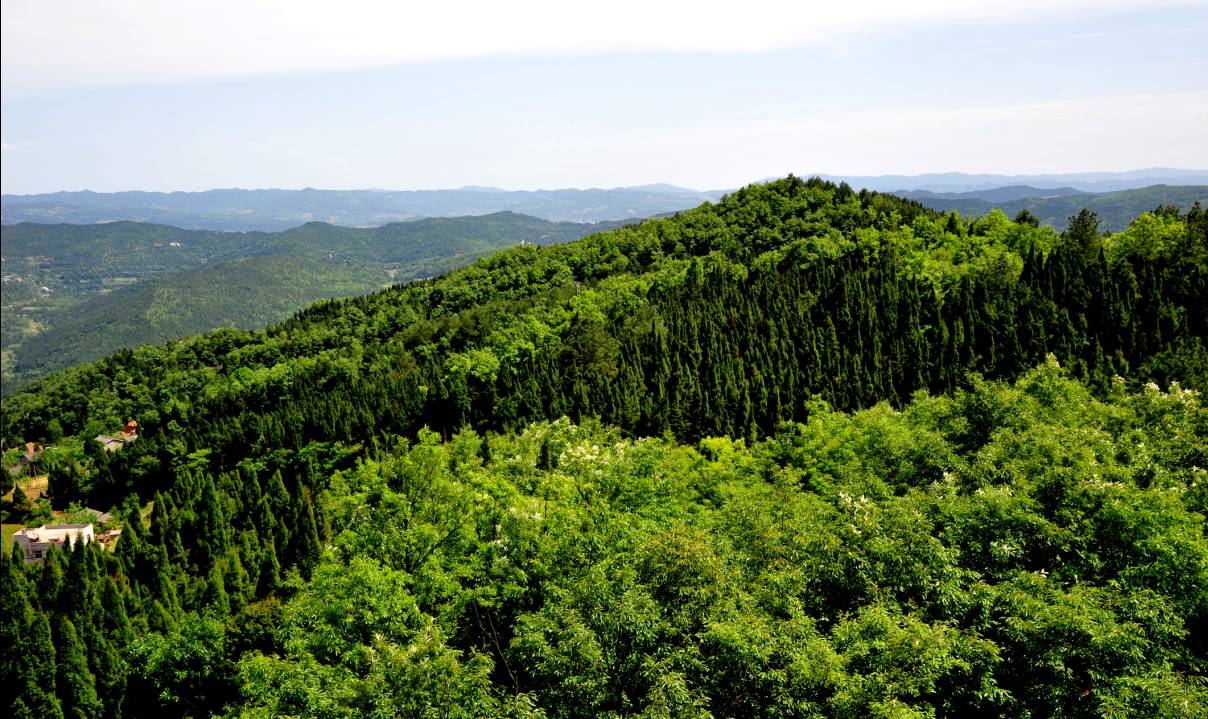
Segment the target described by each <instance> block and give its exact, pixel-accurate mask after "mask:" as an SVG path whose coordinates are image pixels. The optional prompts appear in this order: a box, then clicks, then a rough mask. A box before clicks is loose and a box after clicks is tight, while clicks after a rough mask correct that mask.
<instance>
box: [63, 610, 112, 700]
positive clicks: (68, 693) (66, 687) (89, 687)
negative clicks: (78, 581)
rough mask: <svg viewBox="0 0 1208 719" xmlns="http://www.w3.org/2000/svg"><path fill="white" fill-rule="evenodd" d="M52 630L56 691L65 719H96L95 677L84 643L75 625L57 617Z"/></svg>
mask: <svg viewBox="0 0 1208 719" xmlns="http://www.w3.org/2000/svg"><path fill="white" fill-rule="evenodd" d="M56 624H57V626H56V630H57V631H56V632H55V635H56V636H55V640H56V641H55V660H56V664H57V671H56V675H55V691H56V694H57V696H58V697H59V702H60V703H61V705H62V707H63V714H64V716H65V717H66V718H67V719H96V718H97V717H100V716H101V711H102V706H101V701H100V699H98V698H97V694H96V686H95V683H96V678H95V677H94V676H93V675H92V672H90V671H88V658H87V654H86V653H85V651H84V644H83V642H81V641H80V637H79V634H77V633H76V628H75V625H73V624H72V623H71V620H70V619H68V618H67V617H59V619H58V621H57V623H56Z"/></svg>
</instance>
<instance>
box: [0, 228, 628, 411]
mask: <svg viewBox="0 0 1208 719" xmlns="http://www.w3.org/2000/svg"><path fill="white" fill-rule="evenodd" d="M620 224H621V223H619V222H618V223H600V224H596V225H584V224H578V223H571V222H561V223H551V222H546V221H544V220H539V219H536V218H532V217H526V216H523V215H516V214H513V213H508V212H503V213H497V214H494V215H485V216H481V217H459V218H440V219H425V220H417V221H413V222H401V223H395V224H391V225H385V226H383V227H378V228H368V229H362V228H345V227H336V226H333V225H327V224H323V223H310V224H307V225H303V226H301V227H298V228H295V229H292V230H287V231H284V232H280V233H273V234H270V233H243V232H230V233H223V232H207V231H196V230H181V229H178V228H175V227H168V226H164V225H145V224H139V223H132V222H120V223H112V224H105V225H34V224H21V225H16V226H12V227H5V228H4V229H3V234H2V238H3V252H4V275H5V282H4V300H3V308H4V322H3V344H4V360H3V363H4V364H3V380H4V390H5V392H6V393H8V392H11V391H12V390H13V389H15V388H16V387H18V386H20V385H22V384H24V383H27V382H28V381H30V380H32V379H35V378H37V377H39V376H41V375H42V374H45V373H46V372H47V371H50V370H53V369H62V368H65V367H70V366H71V365H74V364H78V363H80V362H85V361H90V360H95V359H99V358H101V357H104V356H105V355H107V354H110V353H112V352H114V351H116V350H118V349H121V348H123V347H134V346H137V345H140V344H147V343H151V344H158V343H160V342H164V341H166V340H169V339H176V338H179V337H184V336H187V335H191V334H197V333H199V332H204V331H206V330H209V329H213V328H216V327H239V328H244V329H256V328H260V327H263V326H265V325H267V324H269V323H272V322H280V321H282V320H284V319H286V318H287V317H289V316H290V315H291V314H292V313H293V312H295V311H297V310H298V309H301V308H302V307H305V306H306V305H307V304H310V303H311V302H314V301H316V300H319V299H325V298H330V297H338V296H341V295H350V294H357V293H362V292H367V291H370V290H373V289H377V288H380V287H382V286H383V285H387V284H390V283H393V282H405V281H409V280H413V279H416V278H421V277H430V276H434V275H438V274H442V273H444V272H447V271H448V270H450V269H452V268H454V267H458V266H461V265H465V264H468V263H469V262H472V261H473V260H474V259H476V258H478V257H480V256H482V255H484V254H489V253H490V252H493V251H495V250H498V249H501V248H504V247H510V246H512V245H517V244H522V243H531V244H553V243H558V242H568V241H571V240H576V239H578V238H580V237H582V236H583V235H584V234H586V233H588V232H593V231H598V230H602V229H610V228H614V227H617V226H619V225H620Z"/></svg>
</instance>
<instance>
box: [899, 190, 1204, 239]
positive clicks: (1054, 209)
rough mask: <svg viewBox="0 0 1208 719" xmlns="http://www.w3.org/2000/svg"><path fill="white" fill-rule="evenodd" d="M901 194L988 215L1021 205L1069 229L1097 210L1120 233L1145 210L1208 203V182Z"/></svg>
mask: <svg viewBox="0 0 1208 719" xmlns="http://www.w3.org/2000/svg"><path fill="white" fill-rule="evenodd" d="M895 194H897V195H898V196H900V197H905V198H908V199H911V200H916V201H918V202H920V203H922V204H924V205H926V206H928V207H930V208H932V209H936V210H941V211H944V212H947V211H949V210H955V211H956V212H958V213H960V214H962V215H975V216H980V215H985V214H987V213H988V212H990V210H993V209H1000V210H1002V211H1003V212H1005V213H1007V215H1009V216H1011V217H1014V216H1015V215H1016V214H1017V213H1019V212H1020V211H1021V210H1024V209H1026V210H1028V211H1029V212H1031V213H1032V214H1033V215H1035V216H1036V218H1037V219H1039V220H1040V222H1041V223H1042V224H1046V225H1051V226H1053V227H1055V228H1057V229H1058V230H1062V229H1065V226H1066V224H1067V222H1068V221H1069V218H1070V216H1072V215H1076V214H1078V212H1079V211H1080V210H1081V209H1082V208H1084V207H1085V208H1087V209H1089V210H1093V211H1094V212H1095V214H1097V215H1098V216H1099V221H1100V227H1101V228H1102V229H1105V230H1110V231H1112V232H1119V231H1121V230H1123V229H1124V228H1125V227H1128V223H1130V222H1132V221H1133V219H1135V218H1136V217H1137V215H1139V214H1141V213H1142V212H1148V211H1149V210H1153V209H1154V208H1156V207H1158V206H1159V205H1174V206H1176V207H1178V208H1179V209H1181V210H1183V211H1186V210H1188V209H1190V208H1191V206H1192V205H1193V204H1195V203H1196V202H1199V203H1200V204H1201V205H1206V206H1208V184H1205V185H1186V186H1171V185H1154V186H1152V187H1143V188H1140V189H1136V190H1122V191H1119V192H1100V193H1082V192H1077V191H1071V188H1056V189H1052V190H1046V189H1044V188H1038V187H1028V186H1021V185H1015V186H1011V187H999V188H995V189H992V190H975V191H972V192H945V193H937V192H929V191H927V190H912V191H906V192H897V193H895Z"/></svg>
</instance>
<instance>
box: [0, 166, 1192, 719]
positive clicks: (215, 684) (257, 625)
mask: <svg viewBox="0 0 1208 719" xmlns="http://www.w3.org/2000/svg"><path fill="white" fill-rule="evenodd" d="M1206 227H1208V222H1206V220H1205V216H1204V213H1203V212H1202V210H1200V209H1198V208H1194V209H1193V210H1192V211H1191V212H1189V213H1187V214H1186V215H1184V214H1181V213H1177V212H1173V211H1166V210H1164V211H1162V212H1158V213H1154V214H1152V215H1147V216H1145V218H1143V219H1142V220H1139V221H1138V222H1137V223H1136V224H1135V225H1134V228H1130V230H1129V231H1127V232H1125V233H1121V234H1119V235H1112V236H1103V235H1100V234H1099V233H1098V232H1097V230H1096V229H1095V228H1094V218H1093V217H1090V216H1087V217H1084V218H1082V219H1081V220H1080V221H1079V222H1078V223H1075V224H1074V225H1073V226H1072V227H1071V229H1070V230H1069V231H1067V232H1066V233H1065V235H1064V236H1060V235H1057V234H1056V233H1055V232H1053V231H1052V230H1049V229H1046V228H1043V227H1037V226H1034V225H1033V224H1031V223H1026V222H1020V223H1014V222H1011V221H1010V220H1008V219H1007V218H1006V216H1005V215H1003V214H1002V213H995V214H992V215H990V216H988V217H985V218H981V219H979V220H977V221H975V222H967V221H965V220H962V219H961V218H959V217H957V216H955V215H939V214H935V213H932V212H930V211H928V210H926V209H925V208H922V207H921V206H918V205H915V204H912V203H908V202H904V201H901V200H898V199H896V198H892V197H887V196H881V195H876V194H871V193H861V194H858V193H854V192H852V191H850V189H849V188H846V187H844V186H838V187H836V186H833V185H829V184H827V183H823V182H820V181H809V182H803V181H801V180H798V179H796V178H789V179H786V180H783V181H778V182H776V183H771V184H769V185H763V186H753V187H750V188H747V189H746V190H743V191H741V192H739V193H735V195H733V196H730V197H728V198H726V199H725V200H723V201H722V202H720V203H719V204H718V205H715V206H705V207H702V208H699V209H698V210H694V211H692V212H689V213H685V214H684V215H681V216H679V217H675V218H668V219H665V220H657V221H650V222H646V223H643V224H642V225H639V226H635V227H627V228H623V229H621V230H618V231H616V232H613V233H608V234H603V235H596V236H593V237H590V238H587V239H586V240H583V241H581V242H579V243H575V244H573V245H564V246H557V247H550V248H536V247H523V248H517V249H514V250H510V251H507V252H504V253H501V254H499V255H496V256H493V257H492V258H489V259H485V260H480V261H478V262H476V263H475V264H474V265H472V266H470V267H468V268H466V269H464V270H460V271H457V272H454V273H451V274H450V275H448V276H446V277H443V278H439V279H436V280H430V281H425V282H421V283H415V284H412V285H408V286H406V287H401V288H393V289H390V290H387V291H384V292H381V293H378V294H376V295H371V296H367V297H362V298H356V299H352V300H340V301H333V302H329V303H324V304H321V305H318V306H315V307H312V308H311V309H309V310H307V311H305V312H302V313H299V314H298V315H296V316H295V317H294V318H293V319H291V320H290V321H288V322H286V323H283V324H281V325H279V326H276V327H272V328H270V329H268V330H266V331H264V332H259V333H253V332H239V331H233V330H226V331H220V332H214V333H209V334H207V335H203V336H201V337H196V338H192V339H190V340H185V341H181V342H177V343H170V344H166V345H164V346H162V347H160V348H140V349H139V350H135V351H125V352H122V353H119V354H117V355H115V356H113V357H111V358H109V359H106V360H103V361H101V362H99V363H97V364H95V365H89V366H84V367H80V368H76V369H74V370H71V371H69V372H66V373H61V374H57V375H52V376H51V377H49V378H48V379H47V380H44V381H42V382H41V383H39V384H37V385H35V386H34V387H33V388H31V389H30V390H28V391H24V392H21V393H18V394H16V395H14V396H12V397H10V398H8V399H7V400H6V401H5V403H4V431H5V433H6V434H7V435H8V436H10V437H13V438H14V439H16V438H22V437H25V436H37V434H38V433H40V432H44V431H48V430H49V429H50V424H49V423H50V421H51V420H52V419H54V420H55V421H57V422H58V423H59V427H60V428H61V432H62V434H63V435H64V439H62V440H61V441H60V443H59V445H58V446H57V447H54V448H52V449H48V451H47V458H46V459H45V460H43V461H44V462H46V463H47V464H49V465H51V471H52V478H55V481H54V483H53V489H52V494H53V501H54V502H56V503H59V504H63V505H65V504H66V503H67V502H70V501H73V500H86V501H87V502H88V503H89V504H90V506H95V505H97V504H99V505H101V506H110V505H120V506H122V507H123V509H122V510H121V511H120V514H121V516H122V517H123V518H124V527H123V533H122V535H121V538H120V540H119V541H118V543H117V546H116V549H115V551H113V552H102V551H99V550H97V549H96V548H95V546H94V545H90V546H89V547H86V548H80V549H77V550H76V551H74V552H71V553H70V554H67V553H62V552H52V553H51V559H50V560H49V561H47V562H46V563H45V564H43V565H41V566H40V567H39V566H35V565H30V566H29V567H26V568H24V569H22V568H21V567H19V566H17V565H16V564H14V563H12V562H11V560H10V559H5V560H4V562H5V564H4V568H3V569H4V574H3V577H4V581H5V584H4V586H3V588H2V589H3V596H4V598H5V599H6V600H8V601H5V602H4V603H3V604H2V605H0V606H2V607H3V615H2V616H0V619H2V620H3V621H2V623H0V629H2V630H3V631H4V632H5V636H22V637H28V639H25V640H23V641H29V642H35V643H36V642H38V641H40V640H38V639H37V637H39V636H45V637H46V638H47V640H48V641H52V639H51V632H50V630H49V629H47V631H46V632H45V633H44V634H39V631H40V630H39V629H38V628H39V627H42V626H46V627H50V626H54V627H62V626H66V625H65V624H64V622H65V621H70V622H71V624H72V625H73V626H74V627H76V628H77V630H78V631H79V633H80V635H81V637H83V640H82V642H81V643H82V645H83V646H84V647H85V648H86V649H85V651H86V653H87V660H86V662H84V663H81V662H79V661H74V662H73V663H71V665H70V666H69V667H66V668H64V667H57V668H56V671H57V675H56V676H61V677H63V678H64V682H67V679H68V678H71V677H77V678H78V677H80V676H83V673H82V671H81V670H82V668H83V667H84V665H85V664H86V666H87V671H88V672H90V673H91V674H92V676H93V677H94V683H95V685H96V686H97V691H96V696H97V697H98V698H99V700H100V701H101V703H102V704H103V711H104V714H105V715H112V716H120V715H128V716H141V715H149V716H154V715H162V714H165V713H167V714H173V715H182V716H210V715H215V714H218V715H226V716H232V717H235V716H246V717H267V716H331V717H342V716H349V717H351V716H364V715H372V716H377V715H382V716H386V715H391V716H395V715H403V716H435V715H441V716H546V717H572V716H573V717H577V716H585V715H596V716H617V717H619V716H632V715H645V716H692V717H704V716H744V717H745V716H750V717H763V716H767V717H774V716H775V717H779V716H827V717H863V716H885V717H939V716H971V715H972V716H981V715H987V716H1053V717H1083V716H1104V715H1112V714H1115V715H1154V716H1185V717H1192V716H1198V715H1200V714H1202V713H1203V712H1204V711H1205V710H1206V707H1205V705H1206V704H1208V693H1206V692H1205V689H1204V684H1203V681H1202V678H1203V676H1204V673H1205V669H1206V661H1208V645H1206V644H1205V640H1204V639H1203V638H1204V637H1206V636H1208V539H1205V537H1206V536H1208V535H1206V532H1205V529H1206V528H1205V524H1204V522H1205V512H1206V511H1208V494H1205V490H1204V480H1205V472H1206V470H1205V466H1206V464H1205V459H1204V458H1205V456H1206V455H1208V410H1205V408H1204V407H1203V405H1202V404H1201V401H1200V399H1199V395H1198V394H1197V392H1196V391H1194V390H1193V389H1191V388H1190V387H1193V386H1194V387H1203V386H1204V384H1203V383H1204V379H1205V377H1206V376H1208V374H1206V373H1205V371H1204V368H1205V352H1204V348H1203V342H1204V339H1205V337H1206V335H1208V333H1206V332H1205V327H1204V324H1203V323H1204V318H1203V317H1202V313H1200V312H1197V311H1196V309H1197V308H1198V304H1197V303H1198V302H1199V300H1200V298H1202V297H1203V296H1204V294H1205V293H1204V289H1205V287H1204V285H1205V272H1204V270H1205V267H1206V266H1208V263H1205V261H1204V260H1205V257H1206V256H1208V232H1205V229H1206ZM1088 228H1089V229H1088ZM1117 375H1119V376H1117ZM1176 379H1177V380H1179V381H1183V382H1186V384H1187V387H1188V388H1186V389H1185V388H1184V386H1183V385H1180V384H1179V382H1178V381H1175V380H1176ZM129 417H136V418H138V420H139V422H140V430H141V436H140V438H139V439H138V440H137V441H135V442H133V443H131V444H129V445H127V446H125V447H124V448H122V449H121V450H120V451H118V452H115V453H112V454H109V453H105V452H103V451H101V450H100V449H99V445H97V444H96V443H95V442H92V441H91V440H90V433H94V432H97V431H103V430H104V429H105V428H107V427H115V426H120V424H121V423H122V422H123V421H124V420H125V419H127V418H129ZM98 428H100V429H98ZM148 500H150V501H151V502H152V503H153V507H154V509H153V511H152V512H151V515H150V517H149V520H148V521H147V522H144V520H143V517H142V515H141V513H140V505H141V503H142V502H146V501H148ZM9 598H11V600H10V599H9ZM19 598H20V599H19ZM21 599H23V600H24V602H23V601H21ZM57 631H58V635H57V636H58V641H59V643H66V644H70V641H69V639H68V638H66V633H65V632H63V631H62V630H61V629H60V630H57ZM55 646H56V648H58V647H57V645H55ZM45 668H46V667H45V665H27V664H22V663H20V662H18V661H16V660H8V659H6V663H5V665H4V677H5V679H6V681H9V678H10V677H12V678H13V680H12V681H14V682H15V685H16V686H25V687H34V688H35V689H36V688H37V687H45V686H53V687H54V691H55V696H56V697H60V698H62V697H65V696H68V695H67V694H66V693H65V692H67V691H69V689H68V687H76V686H77V685H78V682H76V683H64V682H55V681H54V680H50V682H51V683H50V684H49V685H48V684H46V683H39V682H45V681H46V680H45V679H41V680H37V679H36V677H37V676H38V675H37V674H36V673H37V672H38V671H44V670H45ZM60 684H63V686H62V687H60V686H59V685H60ZM102 686H103V687H104V691H101V687H102ZM35 689H29V690H28V691H25V692H23V693H22V692H13V693H10V696H12V697H14V698H13V699H12V701H13V702H14V704H13V705H12V706H13V708H14V710H16V709H18V708H20V707H19V706H18V705H17V704H16V703H15V702H17V701H21V702H27V701H32V699H31V698H32V697H35V696H36V692H35ZM70 691H73V692H74V691H75V690H74V689H70ZM70 696H73V697H74V696H86V694H82V693H78V692H77V693H73V694H71V695H70ZM22 706H30V705H29V704H24V705H22ZM39 706H41V705H39ZM45 706H47V707H53V706H55V704H54V702H53V701H51V700H49V699H47V700H46V703H45ZM60 706H61V708H62V710H63V711H65V712H68V711H71V708H70V707H69V706H67V705H66V704H62V703H60ZM88 706H94V705H92V704H91V703H89V704H88ZM47 711H50V712H52V713H53V709H48V710H47Z"/></svg>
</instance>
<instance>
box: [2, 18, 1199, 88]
mask: <svg viewBox="0 0 1208 719" xmlns="http://www.w3.org/2000/svg"><path fill="white" fill-rule="evenodd" d="M1199 1H1200V0H1156V1H1155V0H1064V1H1062V2H1053V0H1014V1H1010V2H1004V1H1002V0H995V1H988V0H911V1H910V2H904V1H903V0H863V1H849V2H833V0H825V1H821V2H819V1H813V2H811V1H809V0H798V1H797V2H783V1H780V0H747V1H746V2H742V3H735V2H733V0H728V1H727V2H719V1H717V0H664V1H662V2H659V1H652V0H612V1H611V2H609V3H595V4H592V5H587V4H585V3H579V2H568V1H567V0H510V1H500V0H487V1H482V0H446V1H444V2H422V3H421V2H416V1H414V0H406V1H403V2H374V1H371V0H344V1H343V2H340V3H333V2H330V1H329V0H324V1H322V2H320V1H316V0H181V1H179V2H146V0H106V1H105V2H96V1H95V0H57V1H56V0H6V1H5V2H4V4H3V10H2V41H3V42H2V43H0V53H2V58H3V81H4V89H5V92H6V93H9V92H13V91H21V90H24V89H31V88H36V87H47V86H50V87H55V86H62V85H76V84H85V85H87V84H97V83H101V84H113V83H141V82H158V81H174V80H182V79H197V78H211V77H231V76H242V75H249V74H270V73H281V72H294V71H304V70H345V69H355V68H366V67H375V66H384V65H393V64H402V63H410V62H426V61H434V60H446V59H457V58H471V57H483V56H494V55H535V56H559V55H567V54H594V53H611V52H757V51H765V50H772V49H778V48H788V47H796V46H801V45H806V44H811V43H820V42H831V41H841V40H842V38H844V37H846V36H850V35H852V34H855V33H860V32H867V31H870V30H876V29H891V28H893V29H896V28H900V27H902V26H904V25H906V26H908V25H909V24H911V23H931V24H936V23H939V24H951V23H970V22H974V23H977V22H984V23H998V22H1016V21H1028V22H1032V21H1035V20H1037V19H1038V18H1041V17H1050V18H1052V17H1070V18H1075V17H1084V16H1087V15H1094V14H1102V13H1105V12H1111V11H1115V10H1120V9H1124V8H1129V7H1152V6H1154V5H1155V4H1161V5H1186V4H1197V2H1199Z"/></svg>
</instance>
